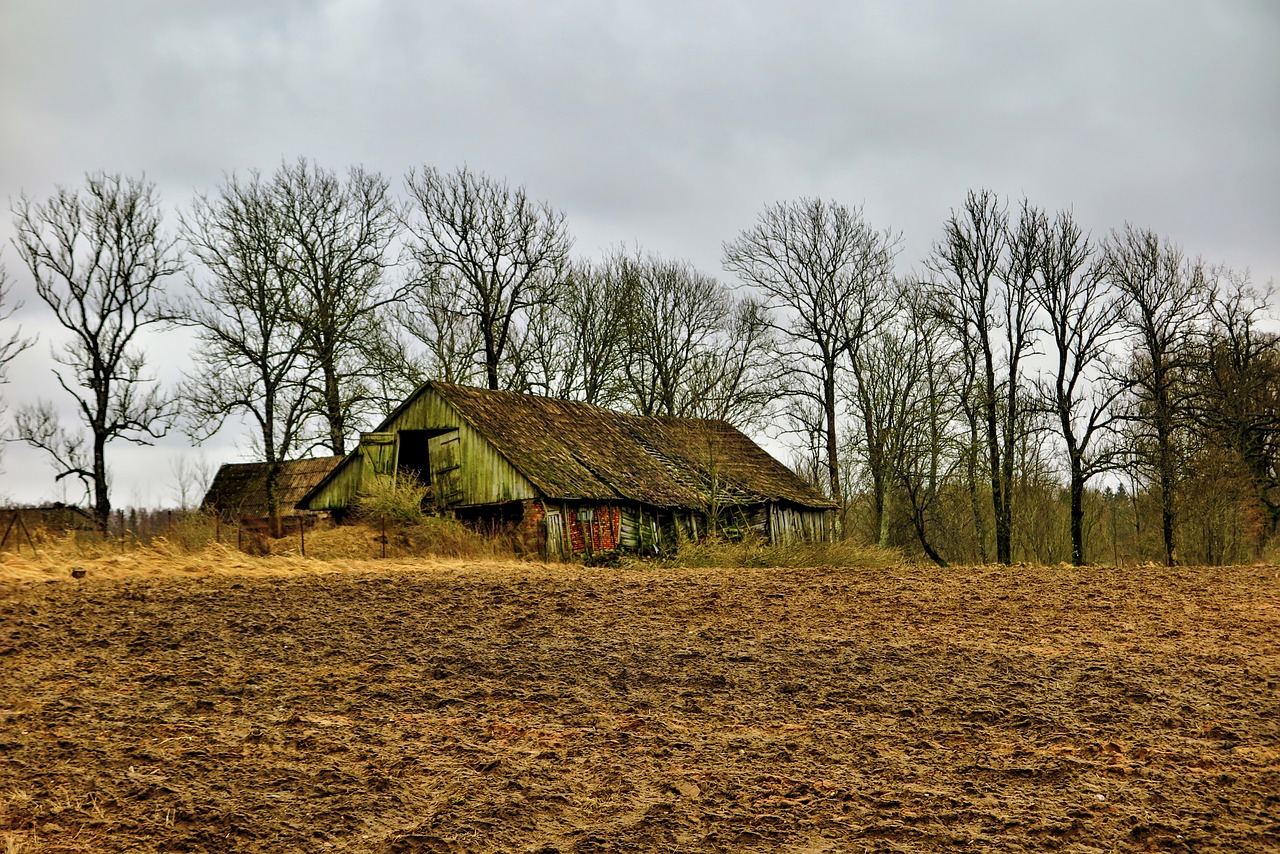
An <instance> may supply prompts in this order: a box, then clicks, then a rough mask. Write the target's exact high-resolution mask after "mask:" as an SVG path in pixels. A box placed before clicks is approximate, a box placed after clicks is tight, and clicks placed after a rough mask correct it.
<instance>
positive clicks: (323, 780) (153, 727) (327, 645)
mask: <svg viewBox="0 0 1280 854" xmlns="http://www.w3.org/2000/svg"><path fill="white" fill-rule="evenodd" d="M199 569H200V567H195V568H194V569H193V568H192V567H188V568H187V570H188V571H187V572H185V573H177V574H172V573H171V574H168V575H164V574H161V575H158V576H155V577H147V576H145V575H143V574H116V575H111V574H110V573H107V572H105V571H99V568H98V567H96V566H95V567H91V568H89V569H88V571H87V572H86V575H85V577H84V578H82V579H78V580H75V579H72V578H71V577H70V574H69V572H68V573H65V574H64V573H62V572H59V573H58V578H57V580H50V581H43V580H39V579H31V578H29V577H17V576H9V577H8V580H4V579H5V576H4V575H3V573H0V851H5V852H54V851H245V852H268V851H271V852H276V851H286V850H287V851H356V852H436V851H440V852H453V851H540V852H548V853H549V852H555V851H559V852H584V854H585V852H607V851H745V850H752V851H755V850H759V851H784V850H785V851H800V852H820V851H954V850H979V851H1024V850H1041V849H1058V850H1064V851H1097V850H1102V851H1113V850H1123V851H1149V850H1162V851H1233V852H1235V851H1280V701H1278V697H1280V692H1278V691H1277V682H1280V571H1278V570H1277V568H1276V567H1237V568H1193V569H1189V568H1178V569H1175V570H1167V569H1163V568H1153V567H1139V568H1131V569H1125V570H1112V569H1096V568H1092V569H1067V568H1027V567H1019V568H1011V569H992V568H968V569H948V570H935V569H926V568H922V567H907V566H903V567H895V568H890V569H857V568H853V569H839V568H830V567H827V568H818V569H809V570H751V571H746V570H671V569H622V570H618V569H593V570H587V569H582V568H573V567H543V566H538V565H519V564H508V565H466V564H455V565H452V566H431V567H427V568H419V569H411V568H404V567H398V568H397V567H388V566H377V565H374V564H365V565H361V566H359V567H349V568H347V569H346V570H345V571H343V572H298V573H293V574H274V575H273V574H270V573H261V572H259V573H257V574H255V573H251V572H244V573H238V574H237V573H230V574H227V573H221V572H215V571H214V570H215V569H216V568H215V567H212V566H209V567H204V569H206V570H208V571H207V572H201V571H197V570H199Z"/></svg>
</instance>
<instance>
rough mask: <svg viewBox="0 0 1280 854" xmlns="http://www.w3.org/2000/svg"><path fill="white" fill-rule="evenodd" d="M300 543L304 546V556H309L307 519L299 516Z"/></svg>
mask: <svg viewBox="0 0 1280 854" xmlns="http://www.w3.org/2000/svg"><path fill="white" fill-rule="evenodd" d="M298 543H299V545H301V546H302V556H303V557H306V556H307V520H306V519H305V518H303V517H302V516H301V515H299V516H298Z"/></svg>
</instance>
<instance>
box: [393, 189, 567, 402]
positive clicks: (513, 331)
mask: <svg viewBox="0 0 1280 854" xmlns="http://www.w3.org/2000/svg"><path fill="white" fill-rule="evenodd" d="M406 183H407V185H408V188H409V192H410V194H411V195H412V197H413V203H414V206H415V210H414V216H412V217H411V218H409V219H407V220H406V223H405V224H406V227H407V229H408V231H409V235H410V239H409V243H408V249H409V253H410V257H411V258H412V259H413V261H414V262H415V265H416V268H417V269H416V275H415V276H414V277H413V278H414V281H416V282H424V283H425V282H436V283H443V285H444V286H446V287H448V288H451V289H452V290H453V293H455V294H456V295H457V298H458V299H457V302H456V303H455V304H454V305H453V306H452V308H453V309H454V310H456V311H458V312H459V313H460V314H462V315H463V316H465V317H467V318H470V319H471V320H472V321H474V323H475V324H476V328H477V330H478V332H479V336H480V343H481V353H480V357H481V358H480V362H481V364H482V365H483V367H484V377H485V381H486V382H487V384H488V386H489V388H498V387H499V385H500V376H501V372H502V368H503V362H504V360H505V359H506V358H507V357H508V356H509V353H508V349H509V347H510V345H511V342H512V341H513V340H514V339H515V338H516V337H518V335H519V331H520V327H521V325H522V324H523V323H524V319H525V316H526V313H527V312H528V311H529V310H530V309H531V308H533V307H535V306H538V305H540V304H542V303H544V302H546V301H548V300H549V299H550V295H551V292H552V290H553V288H554V286H555V285H556V283H557V282H558V281H559V280H560V279H561V277H562V276H563V274H564V268H565V265H566V264H567V263H568V256H569V248H570V245H571V242H572V241H571V240H570V237H569V232H568V228H567V226H566V224H565V218H564V214H563V213H561V212H559V211H557V210H555V209H554V208H552V207H551V206H550V205H548V204H546V203H542V202H535V201H532V200H530V199H529V197H528V196H527V195H526V193H525V191H524V188H523V187H517V188H512V187H510V186H509V185H508V184H507V183H506V182H505V181H500V180H497V179H494V178H490V177H488V176H487V175H484V174H480V173H475V172H471V171H470V170H469V169H467V168H465V167H463V168H461V169H458V170H457V171H456V172H454V173H452V174H448V175H446V174H443V173H441V172H440V171H438V170H437V169H435V168H432V167H426V168H424V169H423V170H422V171H421V172H418V171H411V172H410V173H409V174H408V176H407V177H406Z"/></svg>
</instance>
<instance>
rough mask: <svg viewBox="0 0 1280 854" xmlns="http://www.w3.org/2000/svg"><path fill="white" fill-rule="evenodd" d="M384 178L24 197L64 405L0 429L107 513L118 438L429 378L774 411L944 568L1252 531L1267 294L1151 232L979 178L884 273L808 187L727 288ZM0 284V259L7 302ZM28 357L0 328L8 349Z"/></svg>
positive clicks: (350, 418) (326, 444)
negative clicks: (169, 358)
mask: <svg viewBox="0 0 1280 854" xmlns="http://www.w3.org/2000/svg"><path fill="white" fill-rule="evenodd" d="M402 186H403V192H398V191H397V190H396V189H394V188H393V186H392V183H391V181H390V180H389V179H388V178H386V177H385V176H383V175H380V174H378V173H376V172H370V171H368V170H365V169H363V168H361V167H353V168H351V169H349V170H347V172H346V173H345V174H341V173H338V172H335V171H331V170H327V169H324V168H322V167H320V166H318V165H316V164H314V163H312V162H310V161H307V160H305V159H303V160H298V161H296V162H293V163H285V164H282V165H281V166H280V168H279V169H277V170H276V171H275V172H274V173H271V174H269V175H268V174H262V173H259V172H249V173H247V174H244V175H234V174H233V175H230V176H228V177H227V178H226V179H225V180H224V181H223V182H222V184H221V185H220V186H218V187H216V188H215V189H213V190H211V191H209V192H207V193H201V194H199V195H197V196H196V197H195V198H194V199H193V200H192V201H191V202H190V203H189V204H188V205H186V206H185V207H183V208H182V209H181V211H180V212H179V213H178V214H177V217H176V222H174V223H172V225H171V227H168V228H166V227H164V225H163V223H162V207H161V203H160V199H159V198H158V196H157V193H156V190H155V187H154V185H152V184H150V183H148V182H147V181H145V180H144V179H139V178H130V177H125V176H120V175H108V174H96V175H89V176H87V178H86V181H85V185H84V186H83V187H82V188H78V189H72V188H60V189H59V190H58V191H57V192H56V193H55V194H54V195H53V196H52V197H51V198H49V199H46V200H42V201H41V200H32V199H30V198H28V197H26V196H22V197H21V198H19V199H18V200H17V202H16V203H14V205H13V208H12V210H13V216H14V224H15V227H16V231H17V237H16V238H15V241H14V242H15V245H16V248H17V250H18V254H19V255H20V257H21V259H22V261H23V262H24V263H25V265H26V267H27V268H28V270H29V271H30V273H31V275H32V277H33V278H34V281H35V287H36V293H37V294H38V295H39V297H40V298H41V299H42V300H43V301H44V302H45V303H46V304H47V306H48V307H49V309H50V310H51V311H52V312H53V315H54V316H55V317H56V318H57V320H58V322H59V323H60V324H61V325H62V326H63V327H64V328H65V330H66V336H65V337H66V341H65V342H64V343H62V344H61V345H60V349H58V350H57V351H56V352H55V358H56V359H57V362H58V366H57V367H55V369H54V373H55V375H56V377H57V379H58V382H59V383H60V385H61V386H62V388H63V389H64V390H65V392H66V393H67V394H69V395H71V396H72V397H73V398H74V400H75V403H76V411H77V416H78V417H77V421H76V423H74V424H69V423H61V422H60V421H59V419H58V418H57V416H56V414H55V408H54V406H53V405H52V403H50V402H48V401H37V402H34V403H30V402H28V403H25V404H23V405H21V406H19V407H17V409H16V410H15V412H14V417H13V424H12V429H13V432H14V433H15V434H16V437H17V438H19V439H21V440H23V441H25V442H27V443H29V444H30V445H32V446H34V447H37V448H40V449H42V450H43V451H45V452H46V453H47V454H48V455H49V457H50V459H51V460H53V461H54V463H55V465H56V469H57V476H58V477H59V478H66V477H73V478H77V479H79V480H80V481H81V482H82V483H83V484H84V485H85V489H86V494H87V496H88V498H89V501H90V503H91V504H92V506H93V508H94V513H95V517H96V518H97V519H98V520H99V524H100V525H102V526H103V528H104V530H105V526H106V524H107V520H109V518H110V513H111V503H110V492H109V482H108V478H107V468H106V462H105V459H106V456H105V452H106V447H107V446H108V445H109V444H110V443H111V442H113V441H131V442H138V443H144V444H145V443H147V442H148V441H150V440H151V439H153V438H155V437H157V436H159V435H161V434H162V433H163V432H164V431H165V430H167V429H170V428H171V427H172V426H174V425H179V426H181V427H182V428H183V429H184V430H185V431H186V432H187V433H189V435H191V436H192V437H193V438H194V439H196V440H197V441H199V440H203V439H205V438H208V437H209V436H211V435H212V434H214V433H215V432H217V431H218V430H219V429H221V428H222V426H223V425H224V424H225V422H226V421H227V419H229V418H230V419H238V420H242V421H244V422H246V423H248V424H249V425H251V427H252V438H253V442H254V450H255V452H256V453H257V454H258V455H259V456H260V458H261V459H264V460H266V461H267V462H268V464H269V466H268V469H269V471H271V472H274V473H275V474H274V477H277V478H278V474H279V464H280V462H281V461H283V460H285V459H289V458H291V457H295V456H299V455H303V454H308V453H333V454H341V453H344V452H346V451H347V450H349V449H350V443H351V441H352V440H353V438H354V437H355V435H356V434H357V432H358V431H359V430H360V429H363V428H367V427H368V426H369V425H370V424H372V423H375V422H376V421H378V420H380V419H381V417H382V416H383V415H384V414H385V413H386V412H387V411H388V409H389V408H390V407H391V406H394V405H395V404H396V403H398V402H400V401H401V400H402V399H404V397H405V396H407V395H408V394H409V393H410V392H411V391H412V390H413V389H414V388H415V387H416V386H417V385H418V384H419V383H420V382H421V381H423V380H425V379H429V378H438V379H443V380H446V381H449V382H456V383H466V384H475V385H483V386H487V387H490V388H505V389H511V390H516V391H522V392H532V393H536V394H543V395H548V396H553V397H562V398H569V399H574V400H583V401H588V402H591V403H595V404H599V405H601V406H607V407H612V408H618V409H622V410H626V411H631V412H636V413H640V414H652V415H673V416H683V417H699V418H704V417H705V418H722V419H726V420H728V421H730V422H733V423H734V424H736V425H738V426H740V427H743V428H746V429H749V430H756V431H758V430H762V429H769V430H771V431H776V432H777V433H778V434H780V436H781V437H782V438H783V439H784V440H785V441H787V443H788V444H789V446H790V447H791V448H792V449H793V458H792V460H791V463H792V464H793V466H794V467H795V468H796V469H797V470H798V471H799V472H800V473H801V474H802V476H804V477H806V478H808V479H810V480H812V481H813V482H814V483H815V484H817V485H818V486H819V487H821V488H822V489H823V490H824V491H825V492H826V493H827V494H828V495H830V496H831V497H832V498H833V499H834V500H835V501H836V502H837V503H838V505H839V507H840V510H839V511H838V515H839V530H840V531H842V532H843V534H844V535H845V536H850V537H860V538H864V539H867V540H870V541H873V542H876V543H879V544H881V545H885V546H896V547H899V548H902V549H904V550H906V551H908V552H913V553H918V554H921V555H924V556H927V557H928V558H930V559H932V560H933V561H935V562H937V563H939V564H943V563H946V562H973V561H982V562H986V561H992V560H994V561H998V562H1001V563H1011V562H1015V561H1021V560H1027V561H1037V562H1056V561H1061V560H1069V561H1072V562H1075V563H1084V562H1087V561H1095V562H1097V561H1114V562H1123V561H1125V560H1151V559H1154V560H1160V561H1164V562H1168V563H1171V564H1172V563H1175V562H1195V563H1201V562H1209V563H1216V562H1228V561H1239V560H1247V559H1253V558H1257V557H1258V556H1260V555H1263V554H1264V553H1266V552H1267V550H1268V549H1271V548H1273V547H1274V544H1275V542H1276V536H1277V530H1278V526H1280V437H1278V434H1280V426H1278V425H1280V341H1278V339H1277V335H1276V334H1275V332H1274V331H1271V330H1269V329H1267V328H1265V326H1266V321H1267V314H1266V312H1267V310H1268V305H1267V299H1268V296H1269V294H1268V293H1265V292H1263V291H1260V290H1259V289H1257V288H1255V287H1254V286H1253V285H1252V283H1251V282H1250V280H1249V277H1248V275H1247V274H1245V273H1241V272H1238V271H1235V270H1232V269H1229V268H1227V267H1223V266H1213V265H1209V264H1206V263H1205V262H1203V261H1200V260H1197V259H1192V258H1188V257H1186V256H1184V254H1183V253H1182V252H1181V250H1180V249H1179V248H1178V247H1177V246H1176V245H1175V244H1173V243H1171V242H1170V241H1169V240H1167V239H1166V238H1164V237H1163V236H1160V235H1157V234H1154V233H1152V232H1150V231H1147V230H1144V229H1141V228H1138V227H1135V226H1131V225H1125V226H1123V227H1120V228H1117V229H1116V230H1114V231H1112V232H1111V233H1109V234H1107V235H1105V236H1103V237H1101V238H1094V237H1092V236H1091V235H1089V234H1086V233H1085V232H1084V231H1083V230H1082V228H1081V227H1080V226H1079V225H1078V224H1077V223H1076V222H1075V220H1074V217H1073V216H1072V214H1071V212H1070V211H1057V212H1050V211H1044V210H1041V209H1039V208H1037V207H1036V206H1035V205H1033V204H1032V203H1031V202H1029V201H1025V200H1024V201H1020V202H1015V203H1012V204H1011V203H1009V202H1007V201H1006V200H1004V199H1001V198H1000V197H998V196H996V195H995V194H994V193H991V192H989V191H973V192H970V193H969V194H968V195H967V197H966V198H965V199H964V200H962V202H961V204H960V205H959V206H958V207H957V208H955V209H954V210H953V211H952V213H951V216H950V217H949V218H948V219H947V221H946V222H945V223H943V229H942V234H941V237H940V238H939V239H938V240H937V242H936V243H935V244H934V245H933V248H932V251H931V252H930V253H929V255H928V256H927V257H926V258H924V259H920V261H919V263H918V268H917V269H918V272H913V273H912V274H910V275H901V274H899V273H898V272H896V271H897V270H898V269H900V264H901V261H902V260H903V259H901V258H900V257H899V255H900V253H899V247H900V238H899V235H897V234H896V233H894V232H893V231H891V230H888V229H877V228H874V227H873V226H872V225H871V224H869V223H868V222H867V221H866V218H865V217H864V215H863V212H862V210H861V209H860V208H856V207H849V206H846V205H842V204H839V203H837V202H833V201H829V200H821V199H808V198H806V199H799V200H796V201H789V202H780V203H777V204H773V205H770V206H768V207H766V208H765V210H764V211H762V212H761V213H760V214H759V216H758V217H757V219H756V222H755V224H754V225H752V226H751V227H750V228H747V229H746V230H744V231H743V232H742V233H740V234H739V235H737V236H736V237H733V238H732V239H730V240H728V241H727V242H725V243H724V245H723V256H722V257H723V266H724V269H725V271H726V272H728V273H731V274H732V275H733V276H734V277H735V280H736V281H734V283H733V285H730V284H727V283H726V282H724V281H722V280H720V279H717V278H715V277H713V276H711V275H708V274H707V273H705V272H703V271H700V270H698V269H696V268H695V266H694V265H692V264H691V263H689V262H688V261H685V260H682V259H678V258H670V257H665V256H662V255H660V254H656V253H654V252H652V251H648V250H644V249H642V248H640V247H628V246H618V247H616V248H614V249H612V250H610V251H608V252H607V253H605V254H604V255H603V256H602V257H598V258H582V257H575V256H574V255H573V254H572V243H573V241H572V237H571V234H570V231H569V228H568V224H567V222H566V218H565V216H564V214H563V213H562V212H560V211H559V210H557V209H556V208H554V207H552V206H551V205H549V204H547V203H545V202H542V201H538V200H535V199H530V198H529V197H528V196H527V195H526V193H525V191H524V189H523V188H520V187H513V186H511V185H510V184H509V183H507V182H506V181H504V180H501V179H497V178H493V177H491V176H487V175H484V174H481V173H477V172H473V171H470V170H468V169H466V168H462V169H457V170H454V171H452V172H443V171H441V170H438V169H435V168H431V167H426V168H422V169H417V170H413V171H410V172H409V173H408V175H407V176H406V177H405V179H404V182H403V185H402ZM6 291H7V286H6V280H5V279H4V277H3V273H2V271H0V322H2V321H4V320H5V319H7V318H8V317H9V316H10V315H11V310H10V311H8V312H6V311H5V310H4V305H3V300H4V297H5V296H6ZM149 326H158V327H186V328H189V329H191V330H192V331H193V332H194V334H195V340H196V341H197V342H198V346H197V350H196V352H195V353H193V354H192V361H193V364H194V368H193V369H192V370H191V372H190V373H189V374H188V375H186V377H185V379H184V380H183V382H182V383H181V385H180V386H179V387H177V388H172V389H162V388H160V387H159V386H158V384H157V383H156V382H154V381H153V380H152V379H151V373H150V372H149V370H148V367H147V363H148V359H149V358H154V357H153V356H149V355H148V354H147V353H145V352H143V350H142V349H141V347H140V346H139V344H138V335H139V333H140V332H141V331H142V330H143V329H145V328H147V327H149ZM31 343H32V342H31V341H30V340H29V339H27V338H24V337H23V335H22V332H21V330H9V331H8V332H7V333H6V334H5V335H0V369H2V368H3V366H4V365H5V364H7V363H8V362H10V361H11V360H12V359H13V357H14V356H16V355H17V353H19V352H21V351H22V350H23V349H25V348H26V347H27V346H30V344H31ZM269 481H270V482H269V487H270V490H269V491H270V493H271V494H272V495H274V486H275V485H276V484H275V482H274V481H273V480H272V478H271V477H269Z"/></svg>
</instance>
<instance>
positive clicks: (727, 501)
mask: <svg viewBox="0 0 1280 854" xmlns="http://www.w3.org/2000/svg"><path fill="white" fill-rule="evenodd" d="M404 473H410V474H412V475H414V476H415V477H417V478H418V479H419V480H420V481H421V482H422V483H423V484H424V485H427V486H429V488H430V497H429V499H428V500H429V501H431V502H432V503H433V504H434V505H435V507H436V508H437V509H438V510H439V511H441V512H445V513H449V514H452V515H454V516H456V517H457V518H459V519H461V520H463V521H464V522H469V523H472V524H476V525H483V526H498V525H505V526H511V528H512V529H514V530H515V531H516V532H518V534H519V536H520V538H521V540H522V541H523V542H526V543H530V544H533V545H536V548H537V550H539V551H541V552H543V553H544V554H545V555H547V556H548V557H552V558H566V557H572V556H575V555H587V556H590V555H591V554H593V553H595V552H599V551H608V550H613V549H627V550H632V551H637V552H642V553H663V552H667V551H670V550H672V549H674V548H675V547H676V546H678V544H679V543H680V542H681V541H683V540H688V539H699V538H702V537H705V536H706V535H708V534H709V533H712V532H716V533H718V534H721V535H724V536H728V537H731V538H732V537H740V536H743V535H745V534H747V533H748V532H749V531H750V532H754V533H755V534H756V535H758V536H760V537H762V538H765V539H767V540H770V541H775V542H784V543H786V542H795V541H817V540H824V539H827V538H828V536H829V534H830V531H831V515H832V509H833V507H834V504H832V503H831V502H830V501H829V500H827V499H826V498H824V497H823V496H822V494H821V493H819V492H818V491H817V490H816V489H814V488H813V487H812V486H810V485H809V484H808V483H805V482H804V481H803V480H801V479H800V478H799V477H797V476H796V475H795V473H793V472H792V471H791V470H790V469H788V468H787V467H786V466H784V465H782V463H780V462H778V461H777V460H776V459H774V458H773V457H772V456H770V455H769V454H768V453H767V452H766V451H765V450H764V449H763V448H761V447H760V446H759V445H757V444H756V443H755V442H753V441H751V439H749V438H748V437H747V436H745V435H743V433H741V432H740V431H739V430H737V429H736V428H734V427H733V426H732V425H730V424H728V423H726V422H724V421H704V420H697V419H687V418H667V417H653V416H638V415H628V414H625V413H621V412H614V411H612V410H609V409H604V408H601V407H599V406H594V405H591V404H587V403H579V402H575V401H567V400H558V399H553V398H546V397H538V396H536V395H528V394H517V393H514V392H507V391H490V390H486V389H477V388H470V387H467V386H459V385H451V384H448V383H442V382H428V383H426V384H424V385H423V386H421V387H420V388H419V389H418V390H417V391H416V392H415V393H414V394H413V395H412V396H411V397H410V398H409V399H408V400H406V401H405V402H404V403H402V404H401V405H400V406H399V407H397V408H396V410H395V411H394V412H392V413H391V415H390V416H388V417H387V419H386V420H385V421H384V422H383V423H382V424H381V425H379V426H378V428H377V429H376V430H374V431H373V432H370V433H364V434H362V435H361V439H360V444H359V446H358V447H357V448H356V449H355V450H354V451H352V453H350V454H348V455H347V457H346V458H345V459H343V460H342V461H341V462H340V463H339V464H338V465H337V466H336V467H334V469H333V470H332V471H331V472H329V474H328V475H327V476H326V477H324V479H323V480H321V481H320V482H319V483H318V484H317V485H316V486H315V488H313V489H312V490H311V491H309V492H308V493H307V494H306V495H305V496H304V497H303V498H302V499H301V500H300V501H299V502H298V507H299V508H301V509H304V510H313V511H314V510H328V511H332V512H334V513H335V515H336V516H337V517H339V518H341V515H342V514H343V513H344V512H346V511H348V510H349V509H350V508H351V507H352V506H353V505H354V503H355V501H356V499H357V497H358V496H359V495H360V493H361V490H362V485H365V484H367V483H368V481H369V479H371V478H375V477H391V478H396V477H400V476H402V474H404Z"/></svg>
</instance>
